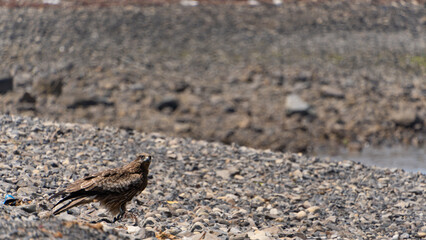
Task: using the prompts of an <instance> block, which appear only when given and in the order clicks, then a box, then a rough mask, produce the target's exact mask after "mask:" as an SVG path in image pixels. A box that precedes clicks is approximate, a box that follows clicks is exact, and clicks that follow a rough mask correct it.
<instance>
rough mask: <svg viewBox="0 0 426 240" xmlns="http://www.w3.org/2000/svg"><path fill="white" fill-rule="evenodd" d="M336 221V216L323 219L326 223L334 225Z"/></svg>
mask: <svg viewBox="0 0 426 240" xmlns="http://www.w3.org/2000/svg"><path fill="white" fill-rule="evenodd" d="M336 220H337V218H336V216H329V217H328V218H326V219H325V221H326V222H332V223H335V222H336Z"/></svg>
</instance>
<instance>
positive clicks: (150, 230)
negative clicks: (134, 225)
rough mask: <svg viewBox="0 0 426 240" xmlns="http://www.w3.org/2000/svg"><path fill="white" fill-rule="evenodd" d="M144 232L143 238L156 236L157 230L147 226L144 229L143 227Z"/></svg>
mask: <svg viewBox="0 0 426 240" xmlns="http://www.w3.org/2000/svg"><path fill="white" fill-rule="evenodd" d="M141 232H142V234H141V236H140V237H141V238H151V237H152V238H154V237H155V230H154V229H153V228H151V227H146V228H144V229H142V231H141Z"/></svg>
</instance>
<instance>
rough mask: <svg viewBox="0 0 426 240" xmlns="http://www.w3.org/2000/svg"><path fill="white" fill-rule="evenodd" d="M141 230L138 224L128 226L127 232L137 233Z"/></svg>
mask: <svg viewBox="0 0 426 240" xmlns="http://www.w3.org/2000/svg"><path fill="white" fill-rule="evenodd" d="M140 230H141V228H140V227H138V226H127V232H128V233H137V232H139V231H140Z"/></svg>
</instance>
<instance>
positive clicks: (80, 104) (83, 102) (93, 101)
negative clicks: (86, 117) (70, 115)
mask: <svg viewBox="0 0 426 240" xmlns="http://www.w3.org/2000/svg"><path fill="white" fill-rule="evenodd" d="M95 105H104V106H108V107H109V106H114V103H113V102H110V101H108V100H107V99H102V98H97V97H94V98H87V99H85V98H79V99H76V100H74V102H73V103H71V104H69V105H68V106H67V108H68V109H76V108H87V107H90V106H95Z"/></svg>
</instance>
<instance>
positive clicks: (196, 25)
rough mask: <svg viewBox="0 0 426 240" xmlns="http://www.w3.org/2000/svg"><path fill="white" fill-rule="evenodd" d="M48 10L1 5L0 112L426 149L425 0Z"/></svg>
mask: <svg viewBox="0 0 426 240" xmlns="http://www.w3.org/2000/svg"><path fill="white" fill-rule="evenodd" d="M169 2H171V1H169ZM48 3H54V4H46V2H44V3H43V2H39V1H25V2H24V3H22V2H17V1H3V0H2V1H0V5H2V7H1V8H0V57H1V61H0V111H1V112H2V113H9V114H18V115H25V116H36V117H40V118H46V119H53V120H59V121H65V122H80V123H92V124H95V125H98V126H106V125H112V126H116V127H120V128H123V129H126V130H129V131H131V130H140V131H144V132H162V133H166V134H167V135H173V136H183V137H191V138H195V139H205V140H211V141H221V142H224V143H232V142H235V143H238V144H240V145H245V146H250V147H255V148H263V149H272V150H278V151H292V152H315V151H317V150H318V149H325V150H326V151H331V152H333V151H337V150H338V149H340V148H341V147H343V148H346V149H349V150H350V151H360V150H361V149H362V148H363V147H364V146H366V145H373V146H384V145H393V144H403V145H410V146H415V147H423V146H424V139H425V135H426V131H425V125H426V74H425V72H426V31H425V29H426V14H425V13H426V11H425V3H426V1H423V0H422V1H349V0H347V1H318V2H313V1H288V2H287V1H285V2H283V3H282V4H279V5H276V4H272V2H266V1H263V2H255V1H251V2H250V1H249V2H245V1H224V2H221V1H210V2H208V1H199V2H192V1H190V2H188V1H185V2H176V1H175V2H174V3H171V4H163V3H164V1H151V2H144V4H141V2H138V1H130V2H128V1H120V2H114V1H110V2H108V1H103V2H102V1H101V2H99V1H91V2H88V1H86V2H85V1H81V2H77V3H75V2H72V1H62V2H61V1H55V2H48ZM182 3H186V4H182ZM218 3H224V4H218ZM249 3H251V4H249ZM275 3H279V2H277V1H275ZM25 4H27V6H24V5H25ZM76 4H80V5H81V4H84V5H85V7H84V8H83V7H79V6H77V5H76ZM188 4H189V5H197V6H185V5H188Z"/></svg>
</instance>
